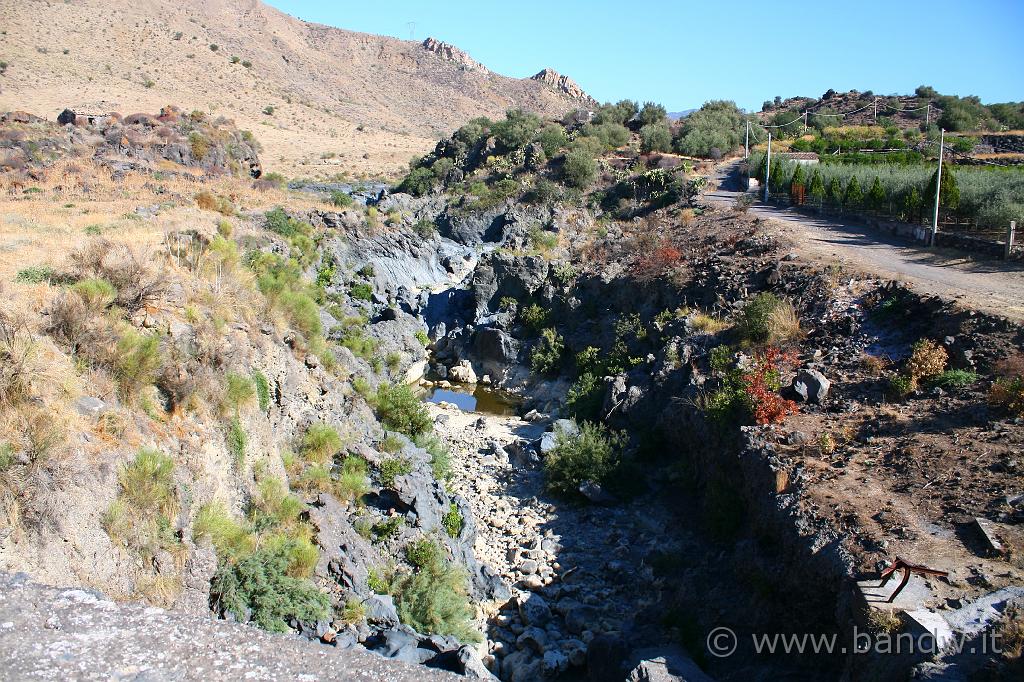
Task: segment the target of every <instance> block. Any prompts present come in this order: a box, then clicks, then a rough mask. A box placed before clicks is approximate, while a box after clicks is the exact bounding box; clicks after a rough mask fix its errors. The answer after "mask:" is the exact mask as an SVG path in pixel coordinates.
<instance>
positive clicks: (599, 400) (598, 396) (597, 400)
mask: <svg viewBox="0 0 1024 682" xmlns="http://www.w3.org/2000/svg"><path fill="white" fill-rule="evenodd" d="M603 402H604V381H603V380H602V378H601V377H599V376H596V375H594V374H591V373H590V372H585V373H584V374H581V375H579V376H578V377H576V381H574V382H573V384H572V386H570V387H569V390H568V392H567V393H566V394H565V406H566V409H567V410H568V411H569V414H571V415H572V416H573V417H575V418H576V419H596V418H597V417H598V416H599V414H600V411H601V405H602V404H603Z"/></svg>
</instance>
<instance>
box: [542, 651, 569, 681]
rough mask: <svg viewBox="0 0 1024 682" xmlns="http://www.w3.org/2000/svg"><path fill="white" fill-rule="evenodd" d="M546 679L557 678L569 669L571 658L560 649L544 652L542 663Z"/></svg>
mask: <svg viewBox="0 0 1024 682" xmlns="http://www.w3.org/2000/svg"><path fill="white" fill-rule="evenodd" d="M541 666H542V669H543V670H544V676H545V677H557V676H558V675H561V674H562V673H564V672H565V671H566V670H568V669H569V657H568V656H566V655H565V654H564V653H562V652H561V651H559V650H558V649H550V650H548V651H545V652H544V658H543V659H542V662H541Z"/></svg>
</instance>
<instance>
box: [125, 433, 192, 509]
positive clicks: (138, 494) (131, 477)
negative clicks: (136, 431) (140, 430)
mask: <svg viewBox="0 0 1024 682" xmlns="http://www.w3.org/2000/svg"><path fill="white" fill-rule="evenodd" d="M118 483H119V484H120V486H121V496H122V497H123V498H124V499H125V501H126V502H127V503H128V504H130V505H131V506H132V507H134V508H135V509H137V510H146V511H153V512H156V513H159V514H163V515H164V516H166V517H167V518H171V517H173V516H175V515H176V514H177V513H178V495H177V488H175V486H174V460H172V459H171V458H170V457H168V456H167V455H165V454H163V453H162V452H160V451H159V450H154V449H152V448H142V449H141V450H139V452H138V453H137V454H136V455H135V459H134V460H132V461H131V462H130V463H129V464H126V465H125V467H124V468H123V469H122V470H121V474H120V476H118Z"/></svg>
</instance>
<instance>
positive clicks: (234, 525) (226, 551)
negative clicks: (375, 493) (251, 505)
mask: <svg viewBox="0 0 1024 682" xmlns="http://www.w3.org/2000/svg"><path fill="white" fill-rule="evenodd" d="M192 537H193V539H194V540H196V541H198V540H199V539H200V538H203V537H209V538H210V541H211V542H212V543H213V547H214V549H216V550H217V556H218V557H219V558H221V559H230V560H237V559H239V558H241V557H243V556H246V555H248V554H249V553H250V552H251V551H252V550H253V548H254V546H255V545H254V537H253V535H252V533H250V532H249V529H248V528H246V527H245V526H244V525H243V524H241V523H240V522H239V521H238V520H236V519H235V518H234V517H232V516H231V514H230V513H229V512H228V510H227V509H225V508H224V505H222V504H220V503H210V504H205V505H203V506H202V507H200V508H199V512H198V513H197V514H196V518H195V521H194V522H193V524H192Z"/></svg>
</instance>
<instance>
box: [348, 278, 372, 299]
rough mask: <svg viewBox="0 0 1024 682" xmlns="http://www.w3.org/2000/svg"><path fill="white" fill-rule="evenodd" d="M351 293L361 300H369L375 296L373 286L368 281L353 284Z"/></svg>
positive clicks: (353, 296)
mask: <svg viewBox="0 0 1024 682" xmlns="http://www.w3.org/2000/svg"><path fill="white" fill-rule="evenodd" d="M349 295H350V296H351V297H352V298H354V299H357V300H360V301H369V300H370V299H372V298H373V287H372V286H370V284H368V283H367V282H359V283H358V284H353V285H352V288H351V289H350V290H349Z"/></svg>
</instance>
